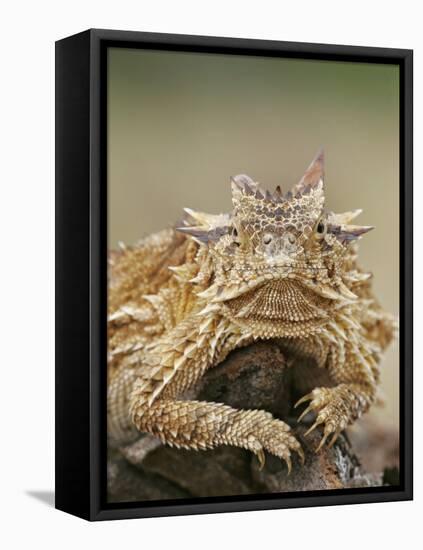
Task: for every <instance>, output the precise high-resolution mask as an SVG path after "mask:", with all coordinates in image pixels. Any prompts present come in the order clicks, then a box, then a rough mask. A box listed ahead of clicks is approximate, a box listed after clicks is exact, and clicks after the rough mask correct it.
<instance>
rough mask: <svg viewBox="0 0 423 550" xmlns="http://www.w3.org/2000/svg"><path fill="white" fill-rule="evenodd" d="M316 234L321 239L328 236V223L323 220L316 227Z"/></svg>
mask: <svg viewBox="0 0 423 550" xmlns="http://www.w3.org/2000/svg"><path fill="white" fill-rule="evenodd" d="M316 233H317V236H318V237H319V238H322V237H324V236H325V234H326V223H325V222H324V221H323V220H320V221H319V223H318V224H317V226H316Z"/></svg>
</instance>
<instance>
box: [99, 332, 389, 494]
mask: <svg viewBox="0 0 423 550" xmlns="http://www.w3.org/2000/svg"><path fill="white" fill-rule="evenodd" d="M322 374H324V372H322V369H316V367H315V366H314V365H313V364H312V363H307V362H305V361H304V360H302V361H299V360H298V359H295V358H292V357H285V356H284V355H283V353H282V352H281V350H280V348H279V347H278V345H277V342H259V343H256V344H253V345H251V346H248V347H246V348H243V349H239V350H236V351H234V352H232V353H231V354H230V355H229V356H228V358H227V359H226V360H225V361H224V362H223V363H221V364H220V365H218V366H217V367H215V368H213V369H211V370H209V371H208V373H207V374H206V376H205V377H204V378H203V380H202V381H201V384H200V386H199V387H198V388H197V389H196V391H195V395H193V396H192V397H195V398H198V399H204V400H207V401H215V402H220V403H226V404H228V405H231V406H233V407H236V408H243V409H249V408H257V409H264V410H267V411H269V412H271V413H272V414H273V415H274V416H276V417H278V418H281V419H283V420H284V421H285V422H287V423H288V424H289V425H290V426H291V427H292V429H293V430H294V433H295V434H296V436H297V438H298V439H299V441H300V443H301V445H302V447H303V450H304V453H305V464H304V466H301V463H300V461H299V459H298V457H296V456H293V467H292V472H291V474H288V471H287V467H286V464H285V463H284V462H283V461H281V460H280V459H278V458H276V457H274V456H272V455H270V454H268V453H266V464H265V466H264V468H263V469H262V470H260V468H259V464H258V461H257V459H256V457H255V456H254V455H253V454H252V453H250V452H248V451H245V450H243V449H237V448H233V447H220V448H217V449H213V450H209V451H185V450H178V449H175V448H170V447H166V446H163V445H161V444H160V442H159V441H158V440H156V439H155V438H153V437H152V436H142V437H141V439H140V441H139V442H137V443H135V444H134V445H132V446H131V447H128V448H126V449H124V450H123V452H119V451H110V452H109V457H108V499H109V501H110V502H129V501H142V500H158V499H159V500H164V499H176V498H187V497H210V496H228V495H246V494H259V493H285V492H293V491H311V490H322V489H340V488H346V487H365V486H377V485H381V484H382V483H384V479H383V473H382V471H380V472H377V473H375V472H372V473H366V472H365V471H364V470H363V468H362V466H361V463H360V460H359V458H358V456H357V455H356V453H355V452H354V450H353V448H352V446H351V443H350V441H349V438H348V436H346V435H345V434H341V436H340V437H339V438H338V440H337V442H336V443H335V445H334V446H333V447H332V448H331V449H329V448H328V447H327V446H325V447H323V449H322V450H321V451H320V452H319V453H318V454H316V453H315V449H316V447H317V445H318V443H319V441H320V438H321V432H320V431H319V429H317V430H315V431H314V432H312V433H311V434H310V435H309V436H307V437H304V432H305V431H306V429H307V417H306V418H305V421H306V423H305V424H304V423H302V424H297V422H296V418H297V417H298V415H299V412H298V411H295V415H294V411H293V403H295V401H296V399H298V398H299V397H300V396H301V395H303V394H304V393H305V392H306V391H309V390H310V389H312V388H313V387H315V386H316V385H318V384H319V379H320V378H321V375H322ZM190 397H191V396H190ZM309 416H310V418H309V423H310V422H311V421H312V417H313V415H312V414H310V415H309ZM294 455H295V453H294ZM385 481H386V480H385Z"/></svg>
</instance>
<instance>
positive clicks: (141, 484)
mask: <svg viewBox="0 0 423 550" xmlns="http://www.w3.org/2000/svg"><path fill="white" fill-rule="evenodd" d="M56 220H57V221H56V236H57V239H56V242H57V247H56V258H57V263H56V265H57V272H56V289H57V301H56V308H57V316H56V327H57V329H56V331H57V332H56V343H57V356H56V506H57V508H59V509H61V510H64V511H66V512H70V513H72V514H75V515H78V516H81V517H83V518H86V519H90V520H100V519H116V518H135V517H145V516H164V515H174V514H198V513H204V512H207V513H209V512H224V511H235V510H259V509H261V510H264V509H270V508H286V507H298V506H315V505H331V504H347V503H364V502H378V501H392V500H407V499H411V498H412V52H411V51H410V50H393V49H383V48H366V47H350V46H335V45H322V44H300V43H287V42H269V41H261V40H243V39H232V38H213V37H199V36H181V35H167V34H149V33H138V32H120V31H106V30H89V31H86V32H83V33H81V34H77V35H75V36H72V37H69V38H65V39H64V40H60V41H58V42H57V44H56Z"/></svg>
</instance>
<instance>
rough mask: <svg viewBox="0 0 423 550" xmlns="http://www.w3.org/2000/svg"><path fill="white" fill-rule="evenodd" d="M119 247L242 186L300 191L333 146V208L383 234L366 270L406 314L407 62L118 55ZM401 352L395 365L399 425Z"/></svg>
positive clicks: (391, 409)
mask: <svg viewBox="0 0 423 550" xmlns="http://www.w3.org/2000/svg"><path fill="white" fill-rule="evenodd" d="M108 78H109V81H108V193H109V195H108V196H109V200H108V204H109V247H110V248H115V247H116V245H117V243H118V241H123V242H125V243H127V244H131V243H134V242H135V241H137V240H138V239H139V238H141V237H142V236H145V235H147V234H148V233H150V232H153V231H157V230H160V229H162V228H164V227H167V226H169V225H171V224H173V222H175V221H176V220H178V219H180V217H181V212H182V208H183V207H184V206H189V207H192V208H194V209H199V210H205V211H208V212H215V213H218V212H224V211H228V210H230V208H231V202H230V186H229V177H230V176H231V175H234V174H238V173H247V174H249V175H250V176H252V177H253V178H255V179H256V180H257V181H259V182H261V183H262V185H263V186H265V187H269V188H270V189H273V188H274V187H275V186H276V185H277V184H280V185H281V186H282V188H283V189H284V190H287V189H288V188H289V187H290V186H291V185H293V184H294V183H295V182H296V181H297V180H298V179H299V178H300V177H301V176H302V173H303V172H304V170H305V169H306V168H307V166H308V164H309V163H310V161H311V160H312V158H313V157H314V155H315V154H316V152H317V150H318V149H319V147H321V146H323V147H324V149H325V153H326V179H325V182H326V196H327V207H328V208H329V209H331V210H335V211H344V210H351V209H354V208H363V209H364V213H363V214H362V215H361V217H360V218H359V219H358V223H363V224H369V225H375V226H376V229H375V230H374V231H372V232H371V233H369V234H368V235H366V236H365V237H364V238H363V240H362V244H361V255H360V258H361V263H362V265H363V266H364V267H365V268H367V269H369V270H371V271H373V273H374V275H375V281H374V285H375V289H376V293H377V295H378V297H379V299H380V301H381V302H382V305H383V306H384V307H385V308H386V309H387V310H389V311H391V312H393V313H395V314H397V313H398V309H399V305H398V299H399V208H398V200H399V70H398V67H397V66H393V65H377V64H366V63H341V62H333V61H308V60H293V59H280V58H263V57H244V56H233V55H217V54H196V53H182V52H161V51H151V50H136V49H121V48H111V49H109V59H108ZM398 368H399V358H398V344H397V343H395V344H394V345H391V347H390V349H389V351H388V353H387V354H386V357H385V360H384V363H383V390H384V392H385V395H386V401H387V405H386V407H385V408H384V409H374V412H373V413H372V414H374V415H379V416H380V415H383V417H384V419H385V422H386V421H388V422H390V423H392V424H393V425H396V426H397V425H398Z"/></svg>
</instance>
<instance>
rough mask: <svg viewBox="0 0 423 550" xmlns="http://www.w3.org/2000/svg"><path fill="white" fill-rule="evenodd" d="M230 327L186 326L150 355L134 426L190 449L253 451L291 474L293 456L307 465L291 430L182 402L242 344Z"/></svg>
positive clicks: (139, 383)
mask: <svg viewBox="0 0 423 550" xmlns="http://www.w3.org/2000/svg"><path fill="white" fill-rule="evenodd" d="M225 323H226V321H224V320H220V321H219V320H205V321H203V322H202V323H201V324H200V323H199V322H198V319H196V320H195V325H194V324H193V323H190V322H185V323H184V325H183V326H182V327H178V328H177V329H175V331H173V332H171V333H170V334H168V335H167V337H166V339H165V340H162V341H160V342H158V343H157V345H155V346H154V347H152V348H151V349H150V350H149V353H148V354H146V357H145V365H143V366H142V367H141V368H140V369H139V377H138V379H137V380H136V382H135V384H134V390H133V393H132V396H131V406H130V412H131V418H132V421H133V423H134V424H135V426H136V427H137V429H138V430H139V431H141V432H149V433H151V434H153V435H155V436H157V437H159V438H160V439H161V440H162V441H163V442H164V443H166V444H169V445H174V446H176V447H181V448H185V449H196V450H198V449H212V448H215V447H217V446H220V445H232V446H236V447H241V448H244V449H248V450H250V451H252V452H253V453H255V454H256V455H257V457H258V459H259V461H260V463H261V464H263V463H264V451H265V450H267V451H268V452H270V453H272V454H274V455H276V456H278V457H280V458H281V459H283V460H285V461H286V463H287V465H288V469H289V470H290V469H291V452H292V451H295V452H297V453H298V454H299V455H300V457H301V458H302V459H303V457H304V456H303V451H302V449H301V446H300V444H299V443H298V441H297V440H296V438H295V437H294V436H293V435H292V432H291V429H290V427H289V426H288V425H287V424H285V423H284V422H283V421H281V420H278V419H275V418H273V416H272V415H271V414H270V413H269V412H266V411H262V410H237V409H234V408H232V407H230V406H228V405H224V404H221V403H209V402H202V401H188V400H182V399H178V396H179V395H180V394H182V393H183V392H184V391H186V390H187V389H189V388H190V387H191V386H193V385H194V384H195V383H196V382H197V381H198V380H199V379H200V378H201V376H202V375H203V374H204V373H205V371H206V370H207V368H209V367H211V366H214V365H216V364H217V363H219V362H220V361H222V360H223V359H224V357H225V356H226V355H227V354H228V353H229V351H231V349H234V347H236V345H237V344H236V343H237V342H238V343H239V341H240V339H241V338H242V336H240V334H231V333H230V330H229V327H228V326H227V325H225ZM199 325H200V326H199ZM194 327H195V329H194ZM204 327H208V329H210V330H208V329H207V330H205V328H204ZM188 329H189V330H188ZM184 333H185V336H184V337H182V338H181V336H182V334H184ZM187 334H188V335H189V336H187Z"/></svg>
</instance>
